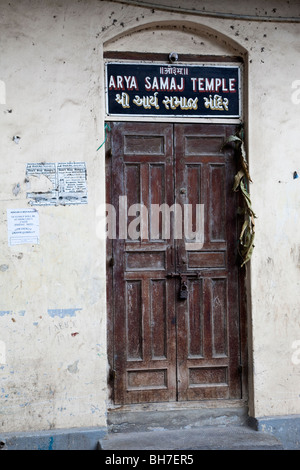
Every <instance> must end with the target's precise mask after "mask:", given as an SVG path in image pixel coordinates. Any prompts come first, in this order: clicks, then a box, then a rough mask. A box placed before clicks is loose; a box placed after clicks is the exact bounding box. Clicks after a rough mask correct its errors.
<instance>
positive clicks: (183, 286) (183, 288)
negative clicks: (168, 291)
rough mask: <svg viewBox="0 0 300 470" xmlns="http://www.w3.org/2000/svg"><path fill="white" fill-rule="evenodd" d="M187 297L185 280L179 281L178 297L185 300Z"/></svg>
mask: <svg viewBox="0 0 300 470" xmlns="http://www.w3.org/2000/svg"><path fill="white" fill-rule="evenodd" d="M187 298H188V287H187V283H186V282H181V284H180V291H179V299H180V300H186V299H187Z"/></svg>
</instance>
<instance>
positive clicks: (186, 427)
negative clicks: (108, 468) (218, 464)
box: [99, 408, 284, 451]
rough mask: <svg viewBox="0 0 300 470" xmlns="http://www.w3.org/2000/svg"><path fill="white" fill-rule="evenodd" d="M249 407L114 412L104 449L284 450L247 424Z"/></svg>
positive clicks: (272, 439)
mask: <svg viewBox="0 0 300 470" xmlns="http://www.w3.org/2000/svg"><path fill="white" fill-rule="evenodd" d="M247 422H248V416H247V411H246V409H245V408H232V409H209V410H208V409H192V408H191V409H181V410H180V409H177V410H176V409H173V410H146V411H143V410H142V409H137V410H135V411H132V410H130V409H129V410H125V411H124V410H113V411H112V412H111V413H109V415H108V424H109V432H108V434H107V435H106V436H105V437H104V438H103V439H101V440H100V441H99V449H100V450H107V451H112V450H122V451H128V450H146V451H147V450H152V451H153V450H170V451H171V450H284V447H283V445H282V443H281V442H280V441H279V440H278V439H276V438H275V437H274V436H272V435H270V434H266V433H264V432H258V431H255V430H254V429H252V428H251V427H249V426H248V425H247Z"/></svg>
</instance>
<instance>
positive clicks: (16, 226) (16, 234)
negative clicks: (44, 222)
mask: <svg viewBox="0 0 300 470" xmlns="http://www.w3.org/2000/svg"><path fill="white" fill-rule="evenodd" d="M7 232H8V245H9V246H14V245H21V244H23V243H30V244H39V242H40V222H39V213H38V211H37V210H35V209H7Z"/></svg>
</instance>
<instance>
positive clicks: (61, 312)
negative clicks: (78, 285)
mask: <svg viewBox="0 0 300 470" xmlns="http://www.w3.org/2000/svg"><path fill="white" fill-rule="evenodd" d="M79 310H82V308H54V309H48V315H49V316H50V317H59V318H65V317H76V312H77V311H79Z"/></svg>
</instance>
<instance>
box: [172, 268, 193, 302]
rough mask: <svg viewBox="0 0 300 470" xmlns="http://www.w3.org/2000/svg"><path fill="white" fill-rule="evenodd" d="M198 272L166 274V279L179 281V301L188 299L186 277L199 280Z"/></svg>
mask: <svg viewBox="0 0 300 470" xmlns="http://www.w3.org/2000/svg"><path fill="white" fill-rule="evenodd" d="M200 275H201V274H200V273H199V272H187V273H168V274H167V277H179V279H180V289H179V294H178V298H179V300H186V299H187V298H188V294H189V290H188V285H187V281H188V277H191V278H195V277H196V278H197V279H199V277H200Z"/></svg>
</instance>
